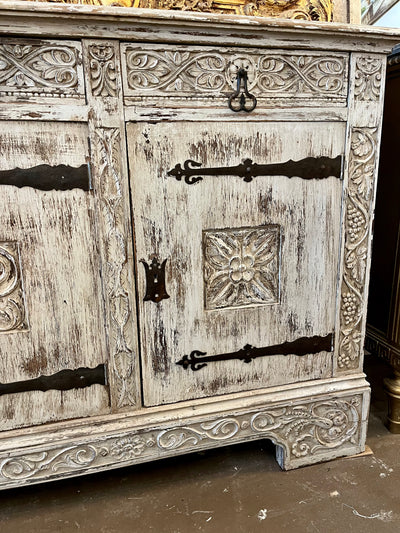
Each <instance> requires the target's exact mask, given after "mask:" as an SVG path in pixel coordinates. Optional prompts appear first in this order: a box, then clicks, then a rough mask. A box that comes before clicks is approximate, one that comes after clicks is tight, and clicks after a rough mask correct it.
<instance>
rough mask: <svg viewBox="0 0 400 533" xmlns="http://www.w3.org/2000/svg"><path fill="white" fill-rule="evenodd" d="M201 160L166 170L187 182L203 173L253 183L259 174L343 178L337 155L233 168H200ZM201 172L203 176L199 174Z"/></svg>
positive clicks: (244, 164)
mask: <svg viewBox="0 0 400 533" xmlns="http://www.w3.org/2000/svg"><path fill="white" fill-rule="evenodd" d="M199 167H201V163H197V162H196V161H192V160H191V159H188V160H187V161H185V162H184V163H183V168H182V166H181V164H180V163H178V164H177V165H175V167H174V168H173V169H171V170H169V171H168V172H167V175H168V176H173V177H174V178H176V179H177V180H178V181H181V180H182V178H184V179H185V183H187V184H188V185H193V184H194V183H197V182H198V181H201V180H202V179H203V177H202V176H239V177H240V178H243V180H244V181H246V182H250V181H252V180H253V178H255V177H256V176H286V177H287V178H294V177H298V178H302V179H305V180H320V179H325V178H329V177H330V176H333V177H335V178H338V179H343V178H342V156H341V155H338V156H337V157H335V158H334V159H333V158H330V157H306V158H305V159H300V161H293V160H292V159H289V161H286V162H285V163H271V164H268V165H258V164H257V163H253V161H252V160H251V159H245V160H244V161H243V163H241V164H239V165H236V166H233V167H211V168H199ZM199 174H201V176H199Z"/></svg>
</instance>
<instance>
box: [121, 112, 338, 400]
mask: <svg viewBox="0 0 400 533" xmlns="http://www.w3.org/2000/svg"><path fill="white" fill-rule="evenodd" d="M127 136H128V152H129V165H130V180H131V190H132V201H133V215H134V217H133V223H134V233H135V240H136V260H137V270H138V300H139V324H140V338H141V359H142V366H143V390H144V402H145V405H158V404H163V403H170V402H177V401H181V400H186V399H191V398H201V397H207V396H211V395H218V394H226V393H232V392H238V391H246V390H249V389H257V388H263V387H272V386H276V385H281V384H283V383H294V382H298V381H304V380H313V379H318V378H326V377H329V376H330V375H331V371H332V353H331V349H332V348H331V346H332V333H333V331H334V328H335V300H336V292H337V278H338V263H339V233H340V217H341V196H342V181H341V180H340V168H339V171H338V172H336V174H337V175H336V177H335V176H333V175H330V176H329V177H324V178H322V179H305V178H300V177H296V176H298V174H296V172H297V173H300V174H301V171H300V169H299V163H294V164H293V165H294V169H295V170H294V171H293V172H294V177H287V176H286V175H258V176H257V177H254V178H253V179H251V178H247V179H244V177H243V176H242V177H240V176H238V175H236V174H237V173H238V172H236V171H235V170H232V169H231V170H230V169H226V167H235V166H236V165H238V164H239V163H241V162H242V161H243V160H247V159H249V160H252V162H253V163H257V164H258V165H268V164H273V163H285V162H288V161H289V163H288V165H289V167H290V165H292V163H290V160H293V161H295V162H298V161H301V160H302V159H304V158H308V157H311V158H314V159H313V160H308V161H306V162H305V163H304V165H305V166H306V167H307V168H309V165H315V164H316V163H318V162H320V158H321V157H328V158H332V159H333V158H336V157H337V156H340V155H342V154H343V151H344V139H345V125H344V124H343V123H339V122H337V123H310V122H308V123H274V122H270V123H254V122H239V121H238V122H229V123H216V122H203V123H202V122H198V123H189V122H181V123H179V122H175V123H158V124H150V123H129V124H128V125H127ZM185 161H192V162H191V163H188V164H187V166H188V168H198V171H197V172H198V173H197V174H194V175H193V176H191V177H190V178H188V180H187V181H189V182H190V181H196V180H193V178H196V177H202V178H203V179H202V180H198V181H197V182H196V183H191V184H188V183H187V182H186V181H185V179H184V177H182V179H180V180H178V179H176V177H177V176H174V175H171V173H170V174H169V172H170V171H171V170H173V169H174V168H175V167H176V165H178V164H180V165H181V166H182V167H184V163H185ZM197 164H198V167H196V165H197ZM288 165H286V167H285V171H282V174H285V173H286V174H288V175H290V174H291V171H290V169H289V171H287V166H288ZM300 166H301V165H300ZM339 167H340V165H339ZM269 168H270V167H269ZM205 169H211V170H209V171H207V170H205ZM218 169H219V170H218ZM207 172H208V173H209V174H207ZM274 172H279V171H278V170H276V169H275V171H273V170H272V174H274ZM293 172H292V173H293ZM313 172H315V178H317V177H318V174H319V171H317V170H313ZM239 173H240V172H239ZM256 173H257V172H256ZM265 174H268V171H265ZM313 176H314V174H313ZM178 177H179V176H178ZM164 269H165V293H163V287H162V282H163V279H162V278H163V270H164ZM154 273H156V275H154ZM167 296H168V297H167ZM296 354H297V355H296ZM253 356H254V357H253Z"/></svg>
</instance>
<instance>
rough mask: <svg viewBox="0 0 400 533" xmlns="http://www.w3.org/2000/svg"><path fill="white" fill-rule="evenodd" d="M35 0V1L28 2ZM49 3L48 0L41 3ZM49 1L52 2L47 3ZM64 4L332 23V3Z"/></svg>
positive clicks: (101, 0)
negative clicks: (199, 12)
mask: <svg viewBox="0 0 400 533" xmlns="http://www.w3.org/2000/svg"><path fill="white" fill-rule="evenodd" d="M28 1H33V0H28ZM40 1H46V0H40ZM47 1H49V2H51V1H53V0H47ZM56 1H57V2H58V3H63V4H89V5H95V6H101V5H103V6H109V5H112V6H121V7H146V8H152V9H176V10H181V11H201V12H203V13H224V14H236V15H255V16H261V17H281V18H282V17H283V18H288V19H300V20H322V21H328V22H329V21H331V20H332V14H333V9H332V0H254V1H253V2H251V1H246V0H230V1H226V0H56Z"/></svg>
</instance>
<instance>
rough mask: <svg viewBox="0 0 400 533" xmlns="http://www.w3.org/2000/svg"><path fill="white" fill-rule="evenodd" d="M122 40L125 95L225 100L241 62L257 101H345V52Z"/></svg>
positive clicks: (346, 74) (346, 84) (233, 84)
mask: <svg viewBox="0 0 400 533" xmlns="http://www.w3.org/2000/svg"><path fill="white" fill-rule="evenodd" d="M122 46H123V48H122V49H123V52H124V53H123V54H122V60H123V69H124V72H125V80H124V82H125V95H126V96H127V97H129V98H133V99H135V100H137V99H138V100H141V99H143V98H146V97H157V98H163V97H164V98H168V99H169V100H170V99H171V98H179V97H181V98H183V97H184V98H193V99H202V98H203V99H204V98H213V100H215V99H216V98H221V99H223V100H224V101H225V100H226V98H227V96H228V95H230V94H232V91H234V90H235V89H236V83H237V82H236V78H237V72H238V71H239V69H242V68H244V69H246V71H247V75H248V89H249V91H250V92H251V93H252V94H254V96H256V97H257V99H258V100H259V102H260V103H262V102H263V100H264V101H266V100H268V99H276V98H290V99H299V98H305V99H312V102H315V99H325V100H326V99H329V100H330V101H335V102H340V103H342V104H343V105H345V103H346V98H347V87H348V54H340V53H333V54H326V53H315V52H314V53H312V54H310V53H309V52H304V53H301V52H293V53H290V54H288V53H287V52H284V51H282V52H273V53H272V52H270V53H256V52H250V51H248V50H246V51H244V50H243V53H240V52H239V51H237V52H235V53H232V52H229V51H227V52H223V51H215V50H209V51H207V50H206V49H204V48H203V49H200V48H197V49H195V48H191V49H187V48H185V47H179V46H175V47H168V49H167V48H166V47H165V46H164V47H162V46H160V45H154V46H153V47H151V48H150V47H147V46H142V47H140V48H139V47H137V46H134V45H122Z"/></svg>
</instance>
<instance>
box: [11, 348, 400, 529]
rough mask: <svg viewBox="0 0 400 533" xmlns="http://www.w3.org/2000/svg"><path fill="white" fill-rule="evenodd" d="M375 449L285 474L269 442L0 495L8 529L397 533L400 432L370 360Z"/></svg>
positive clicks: (379, 366) (379, 368)
mask: <svg viewBox="0 0 400 533" xmlns="http://www.w3.org/2000/svg"><path fill="white" fill-rule="evenodd" d="M366 368H367V370H366V371H367V373H368V376H369V380H370V382H371V383H372V390H373V399H372V405H371V413H370V423H369V431H368V440H367V444H368V445H369V447H370V448H371V449H372V451H373V454H372V455H366V456H363V457H355V458H347V459H338V460H336V461H331V462H329V463H324V464H320V465H315V466H309V467H305V468H300V469H298V470H293V471H290V472H282V471H281V470H280V469H279V467H278V465H277V463H276V462H275V458H274V446H273V445H272V444H271V443H270V442H268V441H258V442H251V443H249V444H241V445H237V446H231V447H226V448H221V449H218V450H212V451H208V452H202V453H196V454H191V455H186V456H181V457H178V458H174V459H168V460H163V461H159V462H156V463H152V464H145V465H140V466H136V467H131V468H125V469H119V470H114V471H111V472H107V473H102V474H97V475H94V476H88V477H86V478H75V479H72V480H66V481H62V482H56V483H50V484H46V485H37V486H32V487H29V488H22V489H19V490H12V491H4V492H2V493H0V532H1V533H50V532H51V533H56V532H60V533H67V532H68V533H70V532H81V533H86V532H88V533H89V532H90V533H92V532H93V533H114V532H115V533H125V532H126V533H128V532H129V533H136V532H138V533H139V532H140V533H146V532H150V531H154V532H156V533H192V532H196V531H201V532H212V533H217V532H218V533H253V532H254V533H257V532H261V531H262V532H269V533H281V532H285V533H286V532H288V533H291V532H293V533H294V532H296V533H314V532H320V533H342V532H344V533H347V532H360V533H361V532H362V533H389V532H390V533H399V532H400V435H392V434H390V433H389V432H388V430H387V429H386V428H385V426H384V424H383V421H384V419H385V413H386V400H385V396H384V393H383V391H382V385H381V383H382V376H383V375H387V374H388V373H389V370H388V368H387V367H386V365H385V364H384V363H382V362H381V361H379V360H377V359H375V358H372V357H367V362H366Z"/></svg>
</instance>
